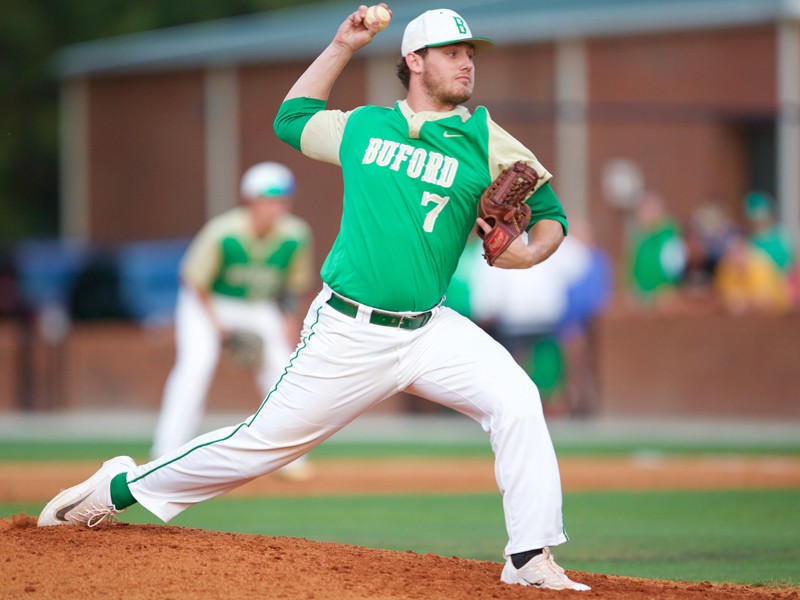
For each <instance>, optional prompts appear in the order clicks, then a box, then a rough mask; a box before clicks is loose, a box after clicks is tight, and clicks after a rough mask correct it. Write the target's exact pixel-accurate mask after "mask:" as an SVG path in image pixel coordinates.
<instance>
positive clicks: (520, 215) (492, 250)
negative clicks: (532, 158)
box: [475, 161, 539, 265]
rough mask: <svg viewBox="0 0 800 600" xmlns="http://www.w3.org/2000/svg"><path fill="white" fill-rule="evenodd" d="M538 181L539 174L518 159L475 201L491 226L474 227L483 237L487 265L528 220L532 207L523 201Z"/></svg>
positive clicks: (519, 232) (519, 231)
mask: <svg viewBox="0 0 800 600" xmlns="http://www.w3.org/2000/svg"><path fill="white" fill-rule="evenodd" d="M538 181H539V174H538V173H537V172H536V171H535V170H534V169H533V168H532V167H529V166H528V165H526V164H525V163H524V162H521V161H520V162H517V163H515V164H514V165H513V166H511V167H508V168H507V169H504V170H503V171H501V173H500V174H499V175H498V176H497V178H496V179H495V180H494V181H493V182H492V184H491V185H490V186H489V187H488V188H486V191H485V192H483V195H482V196H481V201H480V203H479V204H478V216H479V217H480V218H482V219H483V220H484V221H486V223H487V224H488V225H489V226H490V227H491V228H492V230H491V231H489V232H488V233H484V231H483V229H481V227H480V226H478V227H476V229H475V231H476V232H477V233H478V235H479V236H480V237H481V239H482V240H483V251H484V253H483V257H484V258H485V259H486V262H487V263H489V264H490V265H494V261H495V260H497V257H498V256H500V255H501V254H502V253H503V252H505V250H506V248H508V247H509V246H510V245H511V242H513V241H514V240H515V239H517V237H519V236H520V234H521V233H522V232H523V231H525V229H526V228H527V227H528V223H530V222H531V207H530V206H528V205H527V204H525V200H526V199H527V198H528V196H530V195H531V193H532V192H533V189H534V188H535V187H536V183H537V182H538Z"/></svg>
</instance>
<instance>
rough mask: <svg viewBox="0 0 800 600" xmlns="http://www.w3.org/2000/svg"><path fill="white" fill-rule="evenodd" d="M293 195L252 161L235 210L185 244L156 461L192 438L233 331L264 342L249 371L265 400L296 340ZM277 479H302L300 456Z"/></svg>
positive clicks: (300, 272) (300, 250)
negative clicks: (173, 355)
mask: <svg viewBox="0 0 800 600" xmlns="http://www.w3.org/2000/svg"><path fill="white" fill-rule="evenodd" d="M294 189H295V179H294V176H293V174H292V172H291V171H290V170H289V169H288V168H286V167H285V166H283V165H281V164H278V163H275V162H264V163H259V164H256V165H254V166H252V167H250V168H249V169H248V170H247V171H246V172H245V174H244V175H243V177H242V180H241V186H240V201H241V204H240V205H239V206H237V207H236V208H233V209H231V210H229V211H227V212H225V213H222V214H220V215H218V216H216V217H214V218H212V219H211V220H210V221H209V222H208V223H206V225H205V226H204V227H203V228H202V229H201V230H200V232H199V233H198V234H197V236H196V237H195V238H194V239H193V240H192V243H191V244H190V246H189V249H188V250H187V252H186V255H185V256H184V258H183V261H182V263H181V268H180V279H181V288H180V292H179V294H178V303H177V308H176V314H175V346H176V361H175V366H174V367H173V368H172V371H171V373H170V375H169V377H168V379H167V382H166V386H165V388H164V395H163V399H162V406H161V414H160V416H159V420H158V424H157V426H156V431H155V439H154V442H153V447H152V449H151V455H152V457H153V458H156V457H159V456H162V455H163V454H165V453H167V452H169V451H171V450H173V449H175V448H177V447H178V446H181V445H182V444H184V443H185V442H187V441H188V440H190V439H192V437H194V436H195V434H196V433H197V430H198V428H199V425H200V421H201V418H202V415H203V410H204V407H205V403H206V395H207V392H208V388H209V386H210V384H211V381H212V378H213V376H214V373H215V371H216V367H217V363H218V361H219V357H220V353H221V349H222V346H223V344H224V343H225V341H226V339H227V338H228V337H229V336H230V335H231V333H232V332H233V331H249V332H251V333H255V334H257V335H258V336H259V337H260V338H261V339H262V341H263V351H262V352H261V357H260V361H258V362H259V363H260V364H258V365H257V366H256V368H255V369H254V371H255V376H256V383H257V385H258V388H259V390H260V391H261V393H262V395H263V396H266V395H267V393H268V392H269V390H270V388H271V387H272V385H273V384H274V383H275V382H276V381H277V380H278V378H279V377H280V375H281V372H282V370H283V368H284V366H285V364H286V361H287V359H288V358H289V355H290V353H291V349H292V346H293V342H294V340H296V339H297V337H298V335H299V328H300V325H299V323H300V319H299V317H298V316H297V315H296V310H297V308H298V305H299V304H300V300H301V298H302V296H303V295H304V294H305V293H306V292H307V291H308V289H309V286H310V284H311V281H312V278H313V269H312V266H313V265H312V262H313V258H312V238H311V233H310V228H309V227H308V225H307V224H306V222H305V221H303V220H301V219H300V218H298V217H296V216H294V215H292V214H291V213H290V210H291V206H292V202H291V200H292V195H293V193H294ZM299 308H301V309H304V308H305V307H304V306H302V307H299ZM263 396H262V397H263ZM281 474H282V475H284V476H287V477H292V478H298V479H300V478H306V477H308V476H310V466H309V465H308V463H307V462H306V461H305V460H304V459H301V460H300V461H296V462H295V463H292V464H290V465H287V467H286V468H284V469H283V470H281Z"/></svg>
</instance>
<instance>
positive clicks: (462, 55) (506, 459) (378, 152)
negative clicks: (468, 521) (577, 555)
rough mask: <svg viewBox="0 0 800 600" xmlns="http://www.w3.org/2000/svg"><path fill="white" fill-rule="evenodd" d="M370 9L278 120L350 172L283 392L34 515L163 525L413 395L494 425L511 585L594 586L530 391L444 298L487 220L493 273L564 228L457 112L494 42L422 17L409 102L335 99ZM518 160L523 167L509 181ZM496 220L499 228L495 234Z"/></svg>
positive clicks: (539, 180)
mask: <svg viewBox="0 0 800 600" xmlns="http://www.w3.org/2000/svg"><path fill="white" fill-rule="evenodd" d="M382 6H383V7H384V8H387V7H386V6H385V5H382ZM366 16H367V7H366V6H361V7H359V8H358V9H357V10H356V11H355V12H353V13H352V14H351V15H350V16H348V17H347V19H346V20H345V21H344V22H343V23H342V24H341V25H340V26H339V29H338V31H337V32H336V34H335V36H334V38H333V40H332V42H331V43H330V44H329V45H328V46H327V47H326V48H325V50H323V51H322V53H321V54H320V55H319V56H318V57H317V59H316V60H315V61H314V62H313V63H312V64H311V65H310V66H309V67H308V69H307V70H306V71H305V72H304V73H303V74H302V75H301V76H300V78H299V79H298V80H297V82H296V83H295V84H294V86H293V87H292V88H291V90H290V91H289V93H288V95H287V96H286V98H285V100H284V102H283V104H282V106H281V108H280V110H279V112H278V115H277V117H276V119H275V131H276V133H277V135H278V136H279V137H280V138H281V139H283V140H284V141H286V142H287V143H289V144H290V145H291V146H293V147H294V148H296V149H298V150H300V151H301V152H302V153H303V154H305V155H306V156H308V157H310V158H313V159H316V160H321V161H325V162H329V163H333V164H335V165H338V166H340V167H341V170H342V177H343V181H344V199H343V207H342V220H341V229H340V232H339V234H338V236H337V238H336V240H335V241H334V244H333V247H332V248H331V251H330V253H329V254H328V256H327V258H326V260H325V262H324V264H323V266H322V270H321V276H322V280H323V283H324V284H323V287H322V290H321V291H320V292H319V294H318V296H317V297H316V299H315V300H314V301H313V302H312V304H311V307H310V309H309V311H308V314H307V316H306V319H305V323H304V329H303V331H302V334H301V341H300V344H299V346H298V348H297V350H296V351H295V352H294V353H293V355H292V357H291V358H290V360H289V362H288V364H287V365H286V368H285V369H284V372H283V374H282V376H281V378H280V379H279V381H278V383H277V385H276V386H274V388H273V389H272V391H271V392H270V394H269V396H268V397H267V399H266V400H265V402H264V403H263V404H262V405H261V408H260V409H259V410H258V411H257V412H256V413H255V414H254V415H252V416H251V417H250V418H248V419H247V420H246V421H245V422H243V423H240V424H238V425H235V426H232V427H230V428H226V429H222V430H219V431H215V432H212V433H209V434H206V435H204V436H200V437H199V438H196V439H195V440H192V441H190V442H188V443H187V444H184V445H183V446H181V447H180V448H178V449H177V450H175V451H174V452H172V453H170V454H168V455H167V456H165V457H162V458H159V459H157V460H155V461H152V462H150V463H147V464H144V465H140V466H136V465H135V464H134V463H133V461H132V460H131V459H129V458H128V457H117V458H114V459H111V460H109V461H107V462H106V463H105V464H104V465H103V467H102V468H101V469H100V470H99V471H98V472H97V473H96V474H95V475H94V476H93V478H91V479H89V480H88V481H86V482H84V483H83V484H79V485H77V486H75V487H73V488H70V489H69V490H66V491H65V492H62V493H61V494H59V495H58V496H56V498H55V499H54V500H52V501H51V502H50V503H49V504H48V505H47V506H46V507H45V508H44V510H43V512H42V514H41V515H40V518H39V524H40V525H58V524H63V523H68V524H78V525H84V526H93V525H96V524H97V523H99V522H100V521H102V520H103V519H105V518H106V517H107V516H109V515H111V514H115V513H117V512H119V511H120V510H122V509H124V508H125V507H127V506H129V505H131V504H133V503H135V502H139V503H140V504H142V505H143V506H144V507H145V508H147V509H148V510H149V511H151V512H152V513H154V514H155V515H157V516H158V517H160V518H161V519H163V520H165V521H166V520H169V519H170V518H172V517H173V516H175V515H177V514H178V513H180V512H181V511H183V510H185V509H186V508H188V507H189V506H191V505H192V504H195V503H197V502H201V501H203V500H206V499H209V498H212V497H214V496H217V495H219V494H221V493H224V492H226V491H228V490H230V489H233V488H234V487H236V486H238V485H241V484H242V483H244V482H246V481H248V480H250V479H252V478H254V477H258V476H260V475H263V474H265V473H269V472H271V471H273V470H275V469H277V468H279V467H281V466H282V465H284V464H286V463H288V462H289V461H291V460H294V459H295V458H297V457H298V456H301V455H302V454H305V453H306V452H308V451H309V450H311V449H312V448H314V447H315V446H317V445H318V444H320V443H321V442H323V441H324V440H326V439H327V438H329V437H330V436H332V435H334V434H335V433H336V432H337V431H339V430H340V429H342V428H343V427H345V426H346V425H347V424H348V423H350V422H351V421H353V419H355V418H356V417H358V415H360V414H362V413H363V412H365V411H366V410H368V409H370V408H372V407H374V406H375V405H376V404H378V403H379V402H381V401H382V400H384V399H385V398H388V397H390V396H392V395H394V394H396V393H397V392H399V391H401V390H407V391H409V392H411V393H414V394H417V395H419V396H422V397H424V398H427V399H429V400H431V401H433V402H436V403H439V404H441V405H443V406H446V407H449V408H451V409H453V410H456V411H458V412H460V413H462V414H464V415H466V416H468V417H470V418H472V419H474V420H475V421H476V422H477V423H479V424H480V426H481V427H482V428H483V429H484V430H485V431H486V432H487V434H488V435H489V439H490V441H491V445H492V449H493V450H494V453H495V457H496V463H495V465H496V466H495V475H496V478H497V484H498V487H499V489H500V491H501V493H502V495H503V510H504V513H505V520H506V529H507V532H508V543H507V544H506V547H505V552H504V554H505V557H506V563H505V566H504V568H503V570H502V574H501V575H500V578H501V580H502V581H503V582H505V583H508V584H518V585H530V586H537V587H542V588H547V589H558V590H561V589H570V590H587V589H589V588H588V586H586V585H583V584H581V583H577V582H575V581H573V580H571V579H570V578H569V577H568V576H567V574H566V573H565V572H564V570H563V569H562V568H561V567H559V566H558V565H557V564H556V563H555V561H554V560H553V556H552V554H551V553H550V547H551V546H555V545H558V544H561V543H563V542H565V541H566V540H567V537H566V534H565V532H564V524H563V520H562V512H561V487H560V478H559V472H558V464H557V460H556V455H555V452H554V450H553V445H552V442H551V440H550V435H549V433H548V430H547V425H546V423H545V420H544V416H543V413H542V406H541V400H540V397H539V393H538V391H537V389H536V386H535V385H534V384H533V382H532V381H531V379H530V378H529V377H528V376H527V374H526V373H525V372H524V371H523V370H522V369H521V368H520V367H519V366H518V365H517V364H516V362H515V361H514V359H513V358H512V357H511V355H510V354H509V353H508V352H507V351H506V350H505V349H504V348H503V347H502V346H501V345H500V344H498V343H497V342H495V341H494V340H493V339H492V338H491V337H490V336H489V335H488V334H486V333H485V332H484V331H483V330H482V329H480V328H479V327H478V326H477V325H475V324H474V323H472V322H471V321H470V320H469V319H467V318H465V317H463V316H461V315H460V314H458V313H456V312H455V311H453V310H451V309H449V308H447V307H445V306H443V305H442V296H443V294H444V292H445V290H446V288H447V286H448V283H449V281H450V279H451V277H452V275H453V271H454V270H455V268H456V264H457V263H458V259H459V256H460V254H461V252H462V250H463V248H464V245H465V243H466V240H467V238H468V236H469V234H470V232H471V231H472V229H473V228H474V227H475V226H476V224H477V226H478V227H479V228H480V230H481V232H482V233H483V237H484V252H485V254H486V255H487V260H491V264H492V265H494V267H495V268H505V269H523V268H528V267H531V266H533V265H536V264H538V263H540V262H542V261H543V260H545V259H546V258H547V257H548V256H550V255H551V254H552V253H553V252H554V251H555V249H556V248H557V247H558V245H559V244H560V243H561V241H562V240H563V239H564V236H565V234H566V226H567V224H566V219H565V216H564V211H563V209H562V207H561V204H560V202H559V201H558V198H557V197H556V195H555V193H554V192H553V189H552V188H551V186H550V180H551V175H550V173H549V172H548V171H547V170H546V169H545V168H544V167H543V166H542V165H541V164H540V163H539V161H538V160H537V159H536V157H535V156H534V154H533V153H532V152H531V151H530V150H528V149H527V148H526V147H525V146H523V145H522V144H521V143H520V142H519V141H517V140H516V139H514V138H513V137H512V136H511V135H510V134H509V133H507V132H506V131H504V130H503V129H502V128H501V127H499V126H498V125H497V124H496V123H494V122H493V121H492V119H491V118H490V116H489V113H488V111H487V110H486V109H485V108H477V109H476V110H475V111H474V112H470V111H469V110H467V108H465V107H464V106H463V103H464V102H466V101H468V100H469V99H470V97H471V95H472V90H473V85H474V83H475V60H474V59H475V56H476V55H478V54H480V53H482V52H484V51H486V50H488V49H490V48H491V47H492V45H493V44H492V42H491V41H490V40H487V39H485V38H479V37H476V36H473V35H472V32H471V31H470V28H469V26H468V25H467V23H466V21H464V19H463V18H462V17H461V16H460V15H458V14H457V13H455V12H453V11H452V10H447V9H437V10H431V11H427V12H425V13H423V14H422V15H420V16H419V17H417V18H416V19H414V20H413V21H411V22H410V23H409V24H408V25H407V27H406V29H405V33H404V35H403V41H402V46H401V58H400V61H399V63H398V75H399V77H400V79H401V81H402V82H403V84H404V85H405V86H406V88H407V90H408V93H407V95H406V98H405V99H404V100H401V101H398V102H397V103H395V105H394V106H390V107H381V106H361V107H359V108H355V109H353V110H350V111H346V112H343V111H338V110H331V109H328V108H327V107H326V100H327V98H328V94H329V92H330V91H331V89H332V87H333V85H334V83H335V81H336V80H337V78H338V76H339V75H340V74H341V72H342V71H343V70H344V68H345V67H346V65H347V64H348V63H349V61H350V59H351V58H352V56H353V55H354V53H355V52H357V51H358V50H359V49H360V48H362V47H363V46H365V45H366V44H368V43H369V42H370V41H371V40H372V39H373V37H374V36H375V35H376V34H377V33H378V31H379V30H380V29H381V28H382V27H383V26H384V25H385V20H384V22H383V23H377V22H372V21H370V22H368V23H365V17H366ZM518 163H521V164H518ZM515 165H517V170H516V171H514V170H513V168H514V167H515ZM523 165H524V168H523ZM507 168H512V174H511V175H501V173H503V172H504V171H505V170H506V169H507ZM531 171H532V173H531ZM514 172H516V173H517V174H519V173H523V174H524V176H523V177H522V179H523V180H524V181H521V182H516V183H515V182H513V181H512V182H511V183H510V185H507V186H506V185H505V184H503V185H500V186H491V184H492V182H493V181H494V180H495V179H497V178H498V177H502V178H503V179H502V181H503V182H505V181H506V179H508V178H509V177H511V178H512V179H513V178H515V177H516V178H517V179H519V177H518V176H517V175H514ZM520 186H522V187H523V188H524V189H523V190H522V191H520V189H519V187H520ZM490 187H491V188H492V189H493V191H492V193H491V194H492V195H494V194H495V192H496V191H497V189H500V188H502V189H507V190H508V200H509V201H508V202H505V201H500V200H502V199H498V198H495V200H498V201H497V202H496V204H498V205H499V204H507V205H508V206H506V208H505V213H503V214H494V216H492V217H490V220H487V219H486V218H481V217H479V216H478V214H479V213H478V206H479V203H480V200H481V197H482V196H483V195H484V191H485V190H487V189H488V188H490ZM517 200H519V201H521V202H523V203H524V204H525V205H526V207H527V208H519V207H518V206H515V203H516V202H517ZM518 212H519V213H521V216H520V215H518V214H517V213H518ZM508 213H511V214H508ZM484 214H485V215H486V216H489V214H488V213H484ZM490 221H491V222H490ZM500 221H503V223H504V224H505V225H504V226H503V227H504V228H505V230H504V231H503V232H502V233H500V234H498V233H497V232H495V230H494V228H495V227H498V226H500V224H499V222H500ZM520 229H523V230H527V236H524V235H518V233H520V231H519V230H520ZM523 233H524V231H523ZM487 239H488V244H487V243H486V241H487ZM84 496H85V498H84Z"/></svg>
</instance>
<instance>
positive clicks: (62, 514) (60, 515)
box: [56, 492, 92, 523]
mask: <svg viewBox="0 0 800 600" xmlns="http://www.w3.org/2000/svg"><path fill="white" fill-rule="evenodd" d="M91 495H92V492H89V493H88V494H86V495H85V496H84V497H83V498H81V499H80V500H78V501H77V502H73V503H72V504H69V505H67V506H62V507H61V508H59V509H58V510H57V511H56V519H58V520H59V521H64V523H67V513H68V512H69V511H71V510H72V509H73V508H75V507H76V506H78V504H80V503H81V502H83V501H84V500H86V499H87V498H88V497H89V496H91Z"/></svg>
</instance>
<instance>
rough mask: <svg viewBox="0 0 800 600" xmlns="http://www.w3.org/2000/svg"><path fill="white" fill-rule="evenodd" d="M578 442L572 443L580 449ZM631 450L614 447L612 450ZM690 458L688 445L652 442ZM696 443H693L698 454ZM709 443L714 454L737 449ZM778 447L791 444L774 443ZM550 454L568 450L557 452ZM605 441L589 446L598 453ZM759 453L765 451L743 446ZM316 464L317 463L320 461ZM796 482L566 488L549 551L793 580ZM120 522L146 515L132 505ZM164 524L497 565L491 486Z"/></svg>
mask: <svg viewBox="0 0 800 600" xmlns="http://www.w3.org/2000/svg"><path fill="white" fill-rule="evenodd" d="M145 450H146V447H145V446H144V444H141V445H139V444H112V443H98V444H72V443H66V442H65V443H59V444H54V445H49V444H48V445H44V446H43V445H42V444H30V445H27V444H16V443H15V444H7V443H0V460H19V459H27V460H45V459H48V458H50V459H52V458H54V457H59V458H61V459H95V458H97V459H101V458H105V457H108V456H111V455H114V454H119V453H121V452H125V453H129V454H132V455H133V456H139V457H142V456H143V455H144V453H145ZM585 450H586V449H585V448H584V451H585ZM631 450H632V448H629V447H625V446H620V447H618V448H616V450H614V452H619V453H625V452H628V451H631ZM659 450H660V451H665V452H667V453H670V452H676V453H681V454H691V453H692V452H694V451H699V450H700V449H698V448H689V447H682V448H660V449H659ZM707 450H708V449H705V451H707ZM747 450H748V449H746V448H738V449H737V448H733V447H725V448H716V450H715V451H720V452H723V451H724V452H726V453H727V452H731V451H738V452H744V451H747ZM780 450H781V453H782V454H787V453H792V454H794V453H797V448H786V447H784V448H781V449H780ZM560 451H561V453H562V454H564V453H565V452H566V453H571V452H578V450H577V449H574V448H573V449H572V451H570V449H564V448H561V449H560ZM610 451H611V450H610V449H609V448H605V449H599V448H596V449H594V452H592V453H595V454H596V453H597V452H603V453H609V452H610ZM749 451H752V452H757V453H759V454H762V453H765V452H769V451H770V449H769V448H766V449H765V448H764V447H757V448H750V449H749ZM365 453H366V454H369V455H372V456H391V455H395V454H403V455H417V454H419V455H423V454H426V453H427V454H430V453H438V454H439V455H454V456H457V455H465V454H466V455H473V456H474V455H482V454H485V453H488V448H486V447H483V446H471V445H466V446H463V447H462V446H457V445H456V446H452V445H446V446H445V445H439V446H438V447H434V446H431V447H429V446H419V445H416V446H409V445H405V446H392V445H386V446H383V447H382V449H379V447H378V446H374V447H373V446H369V447H366V446H364V445H353V446H350V447H349V446H347V445H339V446H331V447H328V448H327V449H325V447H324V446H323V447H321V448H320V449H319V450H318V451H316V452H315V454H316V457H317V459H318V460H319V461H320V462H321V463H324V461H325V460H326V459H328V458H333V457H336V456H363V455H364V454H365ZM321 468H324V464H321ZM798 507H800V489H788V490H725V491H657V492H656V491H653V492H619V491H617V492H608V491H606V492H571V493H566V494H565V497H564V514H565V518H566V525H567V531H568V533H569V535H570V537H571V540H570V542H569V543H568V544H565V545H564V546H562V547H560V548H558V549H557V550H556V555H557V557H558V560H559V562H560V563H562V564H563V565H565V566H566V567H567V568H569V569H577V570H582V571H589V572H597V573H607V574H615V575H627V576H633V577H645V578H653V579H673V580H682V581H714V582H729V583H743V584H755V585H790V586H798V585H800V510H798ZM40 509H41V504H32V503H10V504H0V516H2V517H8V516H11V515H14V514H19V513H26V514H30V515H36V514H38V511H39V510H40ZM123 520H125V521H128V522H136V523H156V522H158V521H157V520H156V519H155V518H154V517H152V516H151V515H150V514H149V513H147V512H146V511H145V510H144V509H142V508H141V507H138V506H136V507H132V508H131V509H130V510H129V511H128V512H127V513H126V514H125V515H124V518H123ZM171 524H173V525H180V526H185V527H197V528H205V529H218V530H223V531H231V532H239V533H251V534H263V535H273V536H290V537H301V538H308V539H312V540H319V541H333V542H339V543H346V544H356V545H361V546H367V547H375V548H386V549H393V550H402V551H405V550H412V551H414V552H418V553H427V552H432V553H435V554H440V555H443V556H461V557H465V558H474V559H480V560H491V561H498V562H499V561H501V560H502V558H501V553H502V548H503V545H504V543H505V531H504V527H503V520H502V511H501V506H500V498H499V494H493V493H488V494H459V495H441V494H435V495H433V494H432V495H367V496H336V497H328V498H300V497H298V498H257V499H253V498H240V497H239V498H237V497H230V498H226V497H221V498H217V499H214V500H212V501H209V502H206V503H203V504H200V505H197V506H195V507H193V508H192V509H190V510H188V511H187V512H185V513H183V514H182V515H180V516H179V517H178V518H176V519H175V520H174V521H173V522H172V523H171Z"/></svg>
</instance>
